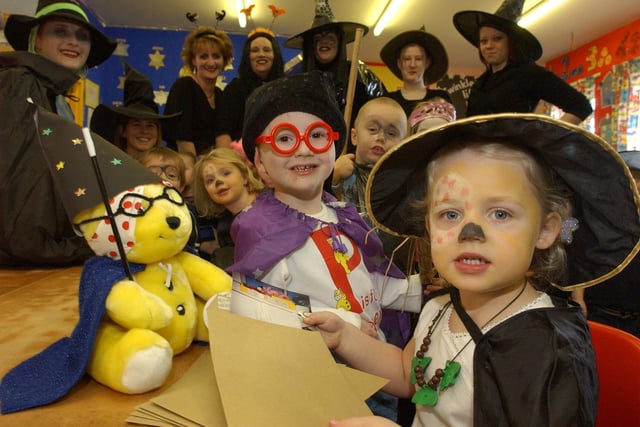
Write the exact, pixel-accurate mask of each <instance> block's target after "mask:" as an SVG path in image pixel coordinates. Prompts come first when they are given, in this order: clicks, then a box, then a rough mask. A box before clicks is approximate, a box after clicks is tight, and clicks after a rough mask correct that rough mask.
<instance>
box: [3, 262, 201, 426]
mask: <svg viewBox="0 0 640 427" xmlns="http://www.w3.org/2000/svg"><path fill="white" fill-rule="evenodd" d="M80 273H81V267H70V268H64V269H54V270H7V269H4V270H3V269H0V325H2V333H1V334H0V377H3V376H4V375H5V373H6V372H8V371H9V370H10V369H11V368H13V367H14V366H16V365H18V364H19V363H20V362H22V361H23V360H26V359H27V358H29V357H31V356H32V355H34V354H36V353H38V352H40V351H42V350H43V349H45V348H46V347H48V346H49V345H51V344H53V343H54V342H55V341H57V340H58V339H60V338H62V337H65V336H69V335H70V334H71V332H72V331H73V328H74V327H75V325H76V323H77V320H78V302H77V299H78V292H77V289H78V283H79V277H80ZM205 350H207V348H206V347H203V346H198V345H192V346H191V348H190V349H188V350H187V351H186V352H184V353H182V354H180V355H178V356H176V357H175V358H174V366H173V370H172V372H171V375H170V377H169V379H168V380H167V382H166V383H165V385H164V386H163V387H162V388H160V389H158V390H156V391H154V392H150V393H145V394H142V395H125V394H122V393H118V392H115V391H113V390H111V389H109V388H107V387H104V386H102V385H101V384H98V383H97V382H95V381H93V380H92V379H91V378H89V377H85V378H84V379H82V380H81V381H80V382H79V383H78V384H77V385H76V386H75V387H74V388H73V389H72V390H71V391H70V392H69V394H68V395H67V396H65V397H64V398H62V399H61V400H59V401H58V402H55V403H53V404H50V405H47V406H43V407H40V408H34V409H29V410H26V411H22V412H17V413H13V414H5V415H0V426H1V427H4V426H7V427H9V426H11V427H13V426H28V427H39V426H43V427H44V426H46V427H52V426H54V427H67V426H68V427H76V426H105V427H107V426H108V427H111V426H126V425H129V426H131V425H132V424H128V423H126V422H125V419H126V418H127V416H128V415H129V413H130V412H131V411H132V410H133V408H134V407H135V406H137V405H139V404H142V403H144V402H146V401H147V400H149V399H150V398H152V397H154V396H156V395H157V394H160V393H162V392H163V391H165V390H166V388H167V387H168V386H170V385H171V384H172V383H173V382H175V381H176V380H177V379H178V378H179V377H180V376H181V375H182V374H183V373H184V372H185V371H186V370H187V369H188V368H189V367H190V366H191V364H192V363H193V362H194V361H195V360H196V359H197V358H198V356H200V355H201V354H202V352H203V351H205Z"/></svg>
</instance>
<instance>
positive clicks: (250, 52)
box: [216, 28, 284, 147]
mask: <svg viewBox="0 0 640 427" xmlns="http://www.w3.org/2000/svg"><path fill="white" fill-rule="evenodd" d="M283 75H284V59H283V58H282V51H281V50H280V45H278V41H277V40H276V39H275V37H274V35H273V33H272V32H271V30H268V29H266V28H256V29H255V30H254V31H252V32H251V33H249V37H248V38H247V41H246V42H245V44H244V46H243V48H242V58H241V59H240V67H239V68H238V77H236V78H235V79H233V80H232V81H231V83H229V84H228V85H227V86H226V87H225V88H224V91H223V92H222V97H221V101H220V107H219V110H218V132H217V135H216V146H218V147H228V146H229V145H230V144H231V142H232V141H237V140H239V139H240V137H241V136H242V124H243V121H244V102H245V100H246V99H247V98H248V97H249V95H251V92H253V91H254V90H255V89H256V88H257V87H259V86H260V85H262V84H263V83H266V82H270V81H272V80H275V79H277V78H279V77H282V76H283Z"/></svg>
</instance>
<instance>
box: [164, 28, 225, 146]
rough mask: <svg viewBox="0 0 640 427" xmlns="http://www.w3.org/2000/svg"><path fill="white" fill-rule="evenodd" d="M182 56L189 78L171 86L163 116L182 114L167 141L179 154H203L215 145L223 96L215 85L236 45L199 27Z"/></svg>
mask: <svg viewBox="0 0 640 427" xmlns="http://www.w3.org/2000/svg"><path fill="white" fill-rule="evenodd" d="M180 56H181V57H182V62H183V63H184V69H185V70H186V73H185V74H186V75H183V76H181V77H179V78H178V79H177V80H176V81H175V82H174V83H173V85H172V86H171V90H170V91H169V96H168V98H167V105H166V106H165V110H164V113H165V114H173V113H177V112H180V111H181V112H182V115H181V116H180V119H179V120H178V123H177V125H176V126H173V127H172V128H171V129H167V133H166V135H165V138H166V141H167V145H168V146H169V147H171V148H173V149H175V150H177V151H181V152H182V151H190V152H192V153H194V154H196V155H200V154H203V153H206V152H207V151H208V150H210V149H211V148H212V147H214V146H215V138H216V126H217V121H218V120H217V110H216V108H217V106H218V100H219V99H220V96H221V95H222V90H221V89H220V88H219V87H217V86H216V83H217V80H218V76H219V75H220V73H221V72H222V71H223V70H224V69H225V68H226V67H227V66H228V65H229V63H230V62H231V59H232V56H233V45H232V44H231V40H230V39H229V36H227V34H226V33H225V32H224V31H222V30H218V29H215V28H213V27H198V28H196V29H195V30H193V31H192V32H191V33H189V34H188V35H187V37H186V38H185V41H184V46H183V48H182V52H181V54H180Z"/></svg>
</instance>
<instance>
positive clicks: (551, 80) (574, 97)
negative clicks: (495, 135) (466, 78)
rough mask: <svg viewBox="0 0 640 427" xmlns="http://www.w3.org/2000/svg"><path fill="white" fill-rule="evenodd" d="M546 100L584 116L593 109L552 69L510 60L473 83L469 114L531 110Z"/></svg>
mask: <svg viewBox="0 0 640 427" xmlns="http://www.w3.org/2000/svg"><path fill="white" fill-rule="evenodd" d="M540 100H544V101H546V102H549V103H551V104H553V105H555V106H556V107H559V108H561V109H562V110H563V111H564V112H565V113H571V114H573V115H575V116H577V117H579V118H580V119H581V120H584V119H586V118H587V117H588V116H589V114H591V113H592V112H593V109H592V108H591V104H589V100H588V99H587V98H586V97H585V96H584V95H583V94H582V93H580V92H579V91H577V90H576V89H574V88H573V87H572V86H571V85H569V84H567V83H566V82H565V81H564V80H562V79H561V78H560V77H558V76H556V75H555V74H553V73H552V72H551V71H549V70H547V69H545V68H542V67H540V66H539V65H536V64H534V63H525V64H507V66H506V67H505V68H503V69H502V70H500V71H498V72H496V73H493V72H491V70H487V71H485V72H484V73H483V74H482V75H481V76H480V77H479V78H478V79H477V80H476V82H475V83H474V84H473V86H472V87H471V92H470V94H469V100H468V102H467V113H466V115H465V116H466V117H469V116H475V115H479V114H493V113H531V112H533V111H534V110H535V108H536V106H537V105H538V102H540Z"/></svg>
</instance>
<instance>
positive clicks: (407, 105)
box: [386, 89, 453, 118]
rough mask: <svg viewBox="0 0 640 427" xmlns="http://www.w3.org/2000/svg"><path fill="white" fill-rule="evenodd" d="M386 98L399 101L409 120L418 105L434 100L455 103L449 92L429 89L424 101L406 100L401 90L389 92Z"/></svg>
mask: <svg viewBox="0 0 640 427" xmlns="http://www.w3.org/2000/svg"><path fill="white" fill-rule="evenodd" d="M386 96H388V97H389V98H392V99H394V100H395V101H398V104H400V105H401V106H402V109H403V110H404V112H405V114H406V115H407V118H408V117H409V116H411V112H412V111H413V109H414V108H416V105H418V104H419V103H421V102H425V101H429V100H431V99H433V98H442V99H444V100H445V101H447V102H449V103H451V104H453V101H452V100H451V95H449V92H447V91H446V90H442V89H427V93H426V94H425V95H424V98H422V99H406V98H405V97H404V96H402V91H401V90H400V89H398V90H396V91H393V92H389V93H388V94H387V95H386Z"/></svg>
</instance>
